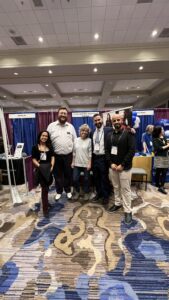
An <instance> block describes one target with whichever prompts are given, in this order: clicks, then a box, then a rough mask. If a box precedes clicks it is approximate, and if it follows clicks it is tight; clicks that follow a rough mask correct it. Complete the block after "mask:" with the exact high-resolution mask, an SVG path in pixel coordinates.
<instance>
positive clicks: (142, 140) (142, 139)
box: [141, 132, 146, 143]
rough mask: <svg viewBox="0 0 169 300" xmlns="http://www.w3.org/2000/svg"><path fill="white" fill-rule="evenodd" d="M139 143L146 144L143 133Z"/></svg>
mask: <svg viewBox="0 0 169 300" xmlns="http://www.w3.org/2000/svg"><path fill="white" fill-rule="evenodd" d="M141 142H142V143H143V142H146V140H145V132H144V133H143V134H142V137H141Z"/></svg>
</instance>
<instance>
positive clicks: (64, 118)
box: [58, 116, 67, 124]
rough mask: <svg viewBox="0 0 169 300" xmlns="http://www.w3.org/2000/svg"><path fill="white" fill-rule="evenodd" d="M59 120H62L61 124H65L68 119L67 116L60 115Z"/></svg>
mask: <svg viewBox="0 0 169 300" xmlns="http://www.w3.org/2000/svg"><path fill="white" fill-rule="evenodd" d="M58 120H59V122H60V123H61V124H65V123H66V121H67V118H66V117H62V116H59V117H58Z"/></svg>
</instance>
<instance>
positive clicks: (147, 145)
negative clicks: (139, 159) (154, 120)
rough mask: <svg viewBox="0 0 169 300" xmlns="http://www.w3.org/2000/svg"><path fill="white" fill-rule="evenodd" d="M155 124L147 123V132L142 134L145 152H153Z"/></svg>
mask: <svg viewBox="0 0 169 300" xmlns="http://www.w3.org/2000/svg"><path fill="white" fill-rule="evenodd" d="M153 129H154V126H153V125H147V127H146V132H144V133H143V134H142V139H141V142H142V145H143V152H144V153H149V154H151V153H152V151H153V142H152V132H153Z"/></svg>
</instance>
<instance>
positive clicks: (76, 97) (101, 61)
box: [0, 0, 169, 112]
mask: <svg viewBox="0 0 169 300" xmlns="http://www.w3.org/2000/svg"><path fill="white" fill-rule="evenodd" d="M154 30H156V32H155V31H154ZM153 31H154V36H152V32H153ZM96 33H97V34H98V35H99V38H98V39H95V38H94V35H95V34H96ZM39 37H41V38H43V41H42V39H41V42H40V41H39ZM140 66H142V67H143V68H142V69H141V70H140V69H139V68H140ZM96 68H97V72H94V69H96ZM95 71H96V70H95ZM168 100H169V0H5V1H4V0H0V106H1V107H3V109H4V111H8V112H10V111H13V112H14V111H44V110H55V109H57V108H58V107H59V106H61V105H64V106H66V107H67V108H68V109H69V110H71V111H85V110H95V111H96V110H109V109H113V108H116V109H117V108H122V107H126V106H134V107H135V108H153V107H157V106H160V105H161V106H167V105H168Z"/></svg>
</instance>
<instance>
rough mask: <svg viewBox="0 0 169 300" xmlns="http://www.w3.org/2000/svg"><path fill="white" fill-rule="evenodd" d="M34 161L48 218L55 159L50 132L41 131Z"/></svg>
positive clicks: (44, 209) (45, 214)
mask: <svg viewBox="0 0 169 300" xmlns="http://www.w3.org/2000/svg"><path fill="white" fill-rule="evenodd" d="M32 161H33V164H34V166H35V167H36V181H37V184H38V183H40V185H41V199H42V208H43V214H44V216H48V206H49V204H48V191H49V185H50V184H51V183H52V171H53V167H54V163H55V157H54V152H53V148H52V146H51V141H50V137H49V133H48V131H41V132H40V133H39V135H38V139H37V144H36V145H35V146H33V147H32Z"/></svg>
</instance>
